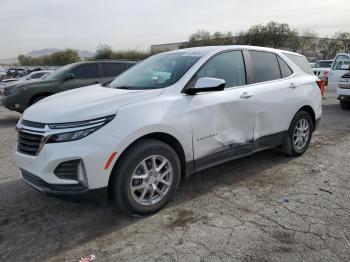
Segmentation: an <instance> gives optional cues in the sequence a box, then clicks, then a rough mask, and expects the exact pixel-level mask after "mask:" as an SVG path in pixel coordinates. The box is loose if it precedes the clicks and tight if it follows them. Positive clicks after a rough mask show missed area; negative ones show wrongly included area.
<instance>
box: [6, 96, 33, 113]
mask: <svg viewBox="0 0 350 262" xmlns="http://www.w3.org/2000/svg"><path fill="white" fill-rule="evenodd" d="M2 105H3V106H4V107H6V108H7V109H9V110H11V111H17V112H19V113H23V111H24V110H25V109H26V107H27V105H23V104H22V103H21V102H20V98H19V97H18V96H17V95H3V96H2Z"/></svg>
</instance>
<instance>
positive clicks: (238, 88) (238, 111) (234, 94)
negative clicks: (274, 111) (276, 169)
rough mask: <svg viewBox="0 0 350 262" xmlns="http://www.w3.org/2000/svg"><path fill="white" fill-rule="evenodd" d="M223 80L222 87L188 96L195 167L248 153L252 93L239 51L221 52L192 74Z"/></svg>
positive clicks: (251, 137)
mask: <svg viewBox="0 0 350 262" xmlns="http://www.w3.org/2000/svg"><path fill="white" fill-rule="evenodd" d="M202 77H214V78H220V79H224V80H225V81H226V86H225V90H223V91H217V92H206V93H200V94H196V95H193V96H189V97H188V99H189V105H190V112H191V121H192V130H193V131H192V132H193V150H194V159H195V165H196V170H197V171H198V170H200V169H203V168H206V167H208V166H210V165H213V164H216V163H218V162H224V161H225V160H227V159H228V158H232V157H234V155H235V154H236V155H242V154H245V153H247V154H248V153H250V152H251V146H250V145H251V144H252V140H253V130H254V106H253V105H252V101H253V98H254V97H253V94H252V93H251V91H252V90H251V89H252V88H253V87H252V88H250V87H248V86H245V85H246V75H245V65H244V60H243V56H242V52H241V51H228V52H224V53H220V54H218V55H216V56H214V57H213V58H212V59H210V60H209V61H208V62H207V63H206V64H205V65H204V66H203V67H202V68H201V69H200V70H199V71H198V72H197V73H196V75H195V78H194V80H193V81H191V84H194V82H195V80H196V79H199V78H202Z"/></svg>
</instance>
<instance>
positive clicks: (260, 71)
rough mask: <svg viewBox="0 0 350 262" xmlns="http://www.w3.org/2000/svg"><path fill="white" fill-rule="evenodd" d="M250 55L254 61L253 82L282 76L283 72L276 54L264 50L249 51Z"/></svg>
mask: <svg viewBox="0 0 350 262" xmlns="http://www.w3.org/2000/svg"><path fill="white" fill-rule="evenodd" d="M249 55H250V58H251V61H252V69H253V71H252V75H253V83H259V82H266V81H271V80H276V79H280V78H281V72H280V68H279V64H278V61H277V57H276V55H275V54H273V53H269V52H262V51H249Z"/></svg>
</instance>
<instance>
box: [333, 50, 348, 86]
mask: <svg viewBox="0 0 350 262" xmlns="http://www.w3.org/2000/svg"><path fill="white" fill-rule="evenodd" d="M349 65H350V54H346V53H340V54H337V55H336V57H335V58H334V61H333V64H332V68H331V70H330V71H329V73H328V86H327V89H328V90H334V91H335V90H336V89H337V88H338V84H339V80H340V78H341V77H342V76H343V75H344V74H346V73H349V72H350V70H349Z"/></svg>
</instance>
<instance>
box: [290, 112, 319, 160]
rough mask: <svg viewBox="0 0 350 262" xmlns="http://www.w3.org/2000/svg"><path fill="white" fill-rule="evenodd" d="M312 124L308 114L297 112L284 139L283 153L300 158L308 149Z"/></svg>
mask: <svg viewBox="0 0 350 262" xmlns="http://www.w3.org/2000/svg"><path fill="white" fill-rule="evenodd" d="M313 128H314V127H313V122H312V119H311V116H310V114H309V113H308V112H305V111H299V112H298V113H297V114H296V115H295V116H294V118H293V120H292V123H291V124H290V126H289V129H288V132H287V134H286V137H285V139H284V145H283V149H284V150H283V151H284V152H285V153H286V154H288V155H290V156H300V155H302V154H304V152H305V151H306V149H307V148H308V147H309V145H310V142H311V137H312V132H313Z"/></svg>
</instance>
